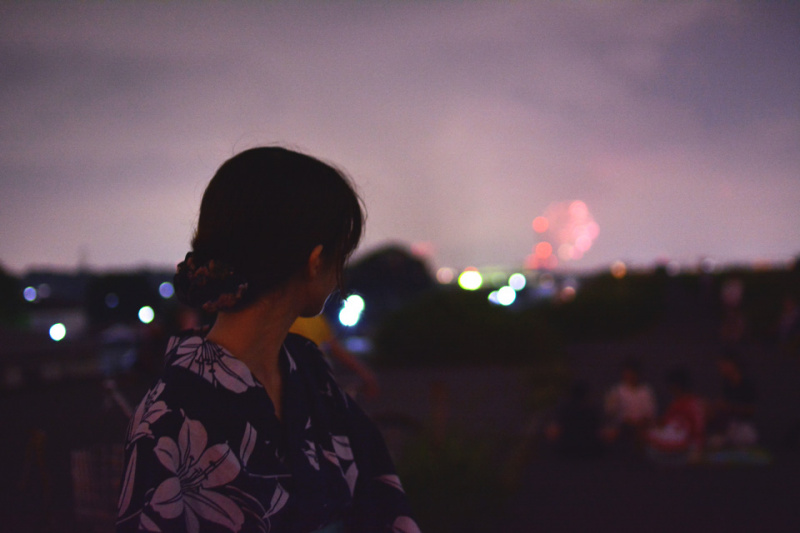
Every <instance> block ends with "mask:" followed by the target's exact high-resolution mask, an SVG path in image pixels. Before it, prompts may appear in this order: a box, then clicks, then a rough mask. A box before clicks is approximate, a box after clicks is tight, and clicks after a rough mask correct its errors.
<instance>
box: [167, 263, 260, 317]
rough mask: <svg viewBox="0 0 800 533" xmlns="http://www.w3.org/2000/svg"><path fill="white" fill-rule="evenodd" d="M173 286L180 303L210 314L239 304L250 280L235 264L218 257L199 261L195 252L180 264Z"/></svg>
mask: <svg viewBox="0 0 800 533" xmlns="http://www.w3.org/2000/svg"><path fill="white" fill-rule="evenodd" d="M174 285H175V292H176V294H177V295H178V299H179V300H180V301H181V302H183V303H184V304H186V305H188V306H190V307H194V308H196V309H202V310H203V311H206V312H208V313H216V312H218V311H230V310H232V309H235V308H236V307H239V306H240V304H241V303H242V300H243V299H244V297H245V295H246V293H247V281H246V280H245V279H243V278H242V277H241V276H238V275H237V274H236V272H235V271H234V269H233V268H232V267H230V266H229V265H226V264H225V263H223V262H221V261H217V260H215V259H209V260H208V261H198V260H197V259H196V258H195V254H194V252H189V253H187V254H186V258H185V259H184V260H183V261H181V262H180V263H178V268H177V272H176V273H175V278H174Z"/></svg>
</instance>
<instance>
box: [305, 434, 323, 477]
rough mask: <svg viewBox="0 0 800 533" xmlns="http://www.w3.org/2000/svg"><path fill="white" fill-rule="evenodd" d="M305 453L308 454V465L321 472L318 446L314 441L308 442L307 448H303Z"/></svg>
mask: <svg viewBox="0 0 800 533" xmlns="http://www.w3.org/2000/svg"><path fill="white" fill-rule="evenodd" d="M303 453H304V454H306V458H307V459H308V463H309V464H310V465H311V468H313V469H314V470H319V457H317V445H316V444H314V441H311V440H306V446H305V448H303Z"/></svg>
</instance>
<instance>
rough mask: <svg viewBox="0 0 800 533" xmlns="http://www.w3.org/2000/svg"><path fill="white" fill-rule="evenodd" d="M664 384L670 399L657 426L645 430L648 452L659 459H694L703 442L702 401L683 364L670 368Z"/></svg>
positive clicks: (665, 460)
mask: <svg viewBox="0 0 800 533" xmlns="http://www.w3.org/2000/svg"><path fill="white" fill-rule="evenodd" d="M667 384H668V386H669V389H670V394H671V395H672V397H673V400H672V403H671V404H670V405H669V407H667V411H666V412H665V413H664V415H663V416H662V418H661V420H660V423H659V424H658V426H657V427H655V428H653V429H651V430H650V431H648V432H647V437H646V441H647V447H648V454H649V455H650V457H652V458H653V459H655V460H656V461H659V462H668V463H678V464H680V463H686V462H690V463H693V462H698V461H699V460H700V459H701V457H702V454H703V448H704V445H705V430H706V415H705V412H706V409H705V403H704V402H703V400H702V399H701V398H700V397H699V396H697V395H696V394H694V393H693V392H692V390H691V378H690V376H689V372H688V371H687V370H686V369H685V368H676V369H674V370H672V371H671V372H670V373H669V374H668V375H667Z"/></svg>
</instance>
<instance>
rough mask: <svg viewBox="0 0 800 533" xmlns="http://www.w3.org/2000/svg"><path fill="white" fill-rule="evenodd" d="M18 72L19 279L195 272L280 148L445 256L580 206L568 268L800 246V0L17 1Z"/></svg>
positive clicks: (511, 244) (6, 39)
mask: <svg viewBox="0 0 800 533" xmlns="http://www.w3.org/2000/svg"><path fill="white" fill-rule="evenodd" d="M0 72H2V82H1V83H0V112H1V113H2V120H1V121H0V227H1V228H2V237H0V264H2V265H3V266H4V267H5V268H7V269H10V270H12V271H15V272H22V271H23V270H25V269H27V268H31V267H44V266H49V267H57V268H64V269H71V268H76V267H77V266H78V265H79V264H81V265H84V266H87V267H89V268H94V269H106V268H128V267H141V266H151V267H162V266H170V265H174V264H175V263H176V262H177V261H179V260H180V259H182V257H183V255H184V254H185V252H186V251H187V249H188V243H189V240H190V237H191V233H192V228H193V225H194V222H195V218H196V214H197V208H198V206H199V202H200V197H201V195H202V192H203V189H204V187H205V185H206V183H207V182H208V180H209V179H210V178H211V176H212V175H213V173H214V171H215V170H216V168H217V167H218V166H219V165H220V164H221V163H222V162H223V161H224V160H225V159H227V158H228V157H230V156H231V155H233V154H234V153H236V152H239V151H241V150H244V149H246V148H250V147H253V146H256V145H262V144H276V143H278V144H282V145H287V146H290V147H294V148H298V149H301V150H303V151H307V152H309V153H311V154H313V155H316V156H318V157H321V158H323V159H324V160H326V161H330V162H333V163H335V164H336V165H337V166H339V167H340V168H342V169H343V170H345V171H346V172H347V173H348V174H349V175H350V176H351V177H352V178H353V179H354V180H355V182H356V183H357V185H358V187H359V191H360V193H361V194H362V196H363V198H364V200H365V203H366V205H367V209H368V221H367V237H366V241H365V243H364V245H363V247H362V250H363V251H368V250H370V249H372V248H375V247H376V246H378V245H381V244H383V243H386V242H397V243H404V244H408V245H412V244H413V245H414V249H415V250H418V251H422V252H424V253H426V254H428V255H429V259H430V261H431V264H432V266H435V267H438V266H452V267H457V268H463V267H466V266H470V265H472V266H477V267H481V266H486V265H506V266H509V267H516V266H521V265H523V264H525V262H526V260H530V257H529V254H531V253H532V251H533V249H534V247H535V246H536V245H537V243H539V242H540V241H542V240H545V239H557V238H558V237H556V233H557V232H556V231H555V230H556V229H558V228H552V227H551V228H550V233H537V232H536V231H534V229H533V227H532V221H533V220H534V218H535V217H537V216H544V215H545V214H546V213H548V212H549V213H551V214H552V213H554V212H557V211H558V210H559V209H561V210H562V211H564V210H566V212H569V206H575V205H577V206H579V207H581V206H585V210H584V209H583V207H581V209H579V211H580V213H579V214H580V215H581V216H582V217H583V220H584V222H586V221H587V220H588V221H589V222H594V224H596V228H599V231H595V232H594V233H592V235H591V237H592V238H591V242H587V241H586V239H585V238H584V242H583V244H582V246H583V254H582V256H581V258H580V259H572V260H570V259H569V257H570V255H569V253H564V250H565V249H564V248H563V247H561V245H563V244H564V243H563V242H552V245H553V257H558V259H559V261H558V264H557V265H554V266H557V268H563V267H566V268H570V269H572V268H574V269H589V268H598V267H602V266H604V265H608V264H609V263H611V262H612V261H614V260H617V259H621V260H625V261H628V262H629V263H632V264H639V265H650V264H653V263H655V262H656V261H666V260H675V261H679V262H682V263H684V264H695V263H697V261H698V260H700V259H701V258H704V257H709V258H713V259H715V260H717V261H719V262H720V263H734V262H748V263H749V262H753V261H786V260H789V259H791V258H793V257H795V256H797V255H798V254H800V2H785V3H781V2H768V3H767V2H764V3H760V2H697V3H693V2H674V3H670V2H603V3H600V2H598V3H591V2H515V3H503V2H492V3H479V2H475V3H457V2H430V3H424V2H410V3H407V2H397V3H390V2H371V3H367V2H363V3H338V2H336V3H324V4H323V3H321V2H320V3H317V2H313V3H311V2H309V3H291V4H290V3H266V2H265V3H258V2H242V3H218V2H214V3H211V2H207V3H188V2H187V3H160V2H148V3H136V4H134V3H99V2H97V3H95V2H81V3H55V2H53V3H35V2H34V3H28V2H3V3H2V4H0ZM576 200H579V201H580V202H582V203H580V202H578V203H577V204H576V203H575V201H576ZM559 206H560V207H559ZM562 214H563V213H562ZM573 214H574V209H573ZM562 218H563V217H562ZM573 222H574V221H573ZM554 224H555V222H554ZM559 224H567V222H561V223H559ZM576 224H578V230H581V228H582V230H584V233H585V230H586V228H587V227H588V226H587V225H586V224H583V223H582V222H580V221H578V222H576ZM581 224H583V225H582V226H581ZM573 225H574V224H573ZM562 229H563V228H562ZM563 239H567V240H569V238H568V237H563ZM568 244H569V246H573V245H575V244H576V243H575V242H572V243H568ZM569 249H572V248H569ZM567 252H569V250H567ZM558 253H561V255H558ZM573 257H575V256H574V255H573ZM526 258H527V259H526Z"/></svg>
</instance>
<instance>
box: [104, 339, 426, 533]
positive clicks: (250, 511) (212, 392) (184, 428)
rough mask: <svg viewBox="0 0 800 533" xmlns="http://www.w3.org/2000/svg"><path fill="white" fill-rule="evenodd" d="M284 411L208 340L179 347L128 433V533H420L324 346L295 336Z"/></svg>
mask: <svg viewBox="0 0 800 533" xmlns="http://www.w3.org/2000/svg"><path fill="white" fill-rule="evenodd" d="M280 367H281V373H282V378H283V396H282V399H283V413H282V418H281V419H278V417H277V416H276V415H275V410H274V406H273V403H272V401H271V400H270V397H269V395H268V394H267V392H266V390H265V389H264V387H263V386H262V385H261V384H260V383H259V382H258V381H257V380H256V379H255V378H254V377H253V375H252V373H251V372H250V370H249V369H248V368H247V366H246V365H245V364H244V363H243V362H241V361H240V360H239V359H237V358H236V357H234V356H233V355H232V354H230V353H229V352H228V351H227V350H225V348H223V347H221V346H219V345H218V344H215V343H213V342H210V341H208V340H206V339H205V338H204V337H203V336H200V335H198V334H196V333H195V334H185V335H184V336H182V337H175V338H173V339H171V340H170V343H169V345H168V348H167V356H166V369H165V372H164V375H163V377H162V378H161V379H160V380H159V381H158V382H157V383H156V384H155V385H154V386H153V387H152V388H151V389H150V390H149V391H148V392H147V394H146V395H145V397H144V399H143V400H142V402H141V403H140V404H139V406H138V407H137V409H136V412H135V414H134V415H133V418H132V420H131V422H130V425H129V428H128V435H127V442H126V466H125V474H124V478H123V483H122V490H121V493H120V498H119V515H118V519H117V531H118V533H122V532H129V531H163V532H176V531H181V532H183V531H187V532H205V531H209V532H231V531H242V532H251V531H252V532H264V533H270V532H271V533H310V532H314V531H319V530H323V531H326V532H327V531H337V532H338V531H343V532H363V533H379V532H399V533H416V532H418V531H419V529H418V528H417V525H416V523H415V522H414V520H413V519H412V518H410V516H409V515H410V513H409V509H408V503H407V500H406V497H405V494H404V492H403V488H402V485H401V484H400V480H399V478H398V477H397V475H396V474H395V471H394V467H393V465H392V461H391V459H390V457H389V454H388V451H387V449H386V446H385V444H384V442H383V439H382V437H381V435H380V433H379V431H378V430H377V428H376V427H375V426H374V425H373V424H372V423H371V422H370V420H369V419H368V418H367V416H366V415H365V414H364V413H363V412H362V411H361V409H360V408H359V407H358V406H357V405H356V404H355V403H354V402H353V401H352V400H351V399H350V398H349V397H348V396H346V395H345V394H343V393H342V392H341V390H340V389H339V387H338V386H337V385H336V382H335V381H334V379H333V378H332V376H331V375H330V372H329V368H328V366H327V364H326V363H325V362H324V360H323V359H322V356H321V354H320V352H319V350H318V349H317V347H316V346H315V345H314V344H313V343H311V342H310V341H308V340H307V339H305V338H303V337H300V336H299V335H294V334H289V336H288V337H287V338H286V341H285V342H284V345H283V348H282V350H281V354H280Z"/></svg>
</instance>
